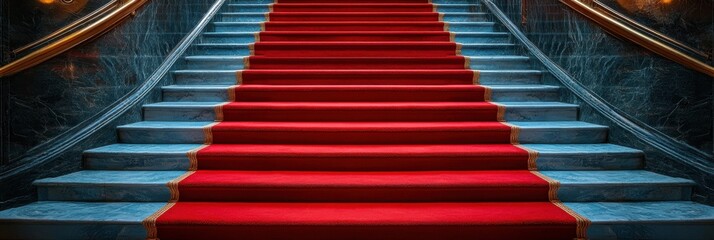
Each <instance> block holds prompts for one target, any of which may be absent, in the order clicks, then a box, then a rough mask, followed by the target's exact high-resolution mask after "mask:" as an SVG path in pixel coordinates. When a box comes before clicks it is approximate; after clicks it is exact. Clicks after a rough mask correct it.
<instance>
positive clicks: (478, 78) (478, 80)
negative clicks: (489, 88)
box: [472, 70, 481, 85]
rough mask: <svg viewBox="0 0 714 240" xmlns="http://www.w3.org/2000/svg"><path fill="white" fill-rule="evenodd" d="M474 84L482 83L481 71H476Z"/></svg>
mask: <svg viewBox="0 0 714 240" xmlns="http://www.w3.org/2000/svg"><path fill="white" fill-rule="evenodd" d="M472 82H473V84H474V85H479V84H480V82H481V71H479V70H474V76H473V79H472Z"/></svg>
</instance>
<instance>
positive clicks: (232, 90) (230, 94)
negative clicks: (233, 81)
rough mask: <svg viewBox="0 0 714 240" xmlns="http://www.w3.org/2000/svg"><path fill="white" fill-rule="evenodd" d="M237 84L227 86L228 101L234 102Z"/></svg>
mask: <svg viewBox="0 0 714 240" xmlns="http://www.w3.org/2000/svg"><path fill="white" fill-rule="evenodd" d="M237 87H238V85H233V86H230V87H228V102H235V101H236V88H237Z"/></svg>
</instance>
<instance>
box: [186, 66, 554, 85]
mask: <svg viewBox="0 0 714 240" xmlns="http://www.w3.org/2000/svg"><path fill="white" fill-rule="evenodd" d="M237 72H238V70H202V69H189V70H176V71H173V72H172V74H173V75H174V79H175V80H176V84H179V85H189V84H200V85H226V84H236V83H237V79H236V73H237ZM542 76H543V72H542V71H538V70H480V74H479V83H480V84H486V85H513V84H517V85H523V84H540V83H541V78H542Z"/></svg>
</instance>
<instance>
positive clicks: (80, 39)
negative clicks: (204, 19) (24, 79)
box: [0, 0, 148, 77]
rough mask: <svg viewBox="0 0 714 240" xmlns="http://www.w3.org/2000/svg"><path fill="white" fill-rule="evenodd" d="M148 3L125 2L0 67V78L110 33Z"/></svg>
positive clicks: (127, 0) (140, 1)
mask: <svg viewBox="0 0 714 240" xmlns="http://www.w3.org/2000/svg"><path fill="white" fill-rule="evenodd" d="M147 1H148V0H126V1H124V3H123V4H122V5H121V6H119V7H117V8H116V9H114V10H113V11H111V12H109V13H108V14H107V15H106V16H103V17H101V18H99V20H97V21H96V22H94V23H92V24H89V25H87V26H85V27H83V28H81V29H79V30H77V31H75V32H73V33H71V34H69V35H67V36H65V37H63V38H61V39H59V40H57V41H54V42H52V43H50V44H48V45H46V46H44V47H42V48H40V49H37V50H35V51H34V52H32V53H30V54H27V55H26V56H23V57H21V58H19V59H17V60H15V61H12V62H10V63H8V64H7V65H5V66H2V67H0V77H5V76H10V75H13V74H16V73H18V72H21V71H23V70H25V69H28V68H31V67H34V66H36V65H38V64H40V63H42V62H44V61H47V60H49V59H50V58H53V57H55V56H57V55H59V54H62V53H64V52H66V51H68V50H69V49H72V48H74V47H76V46H77V45H79V44H82V43H84V42H86V41H88V40H90V39H93V38H94V37H97V36H99V35H101V34H104V33H106V32H108V31H109V30H111V29H112V28H113V27H116V26H117V25H118V24H119V23H120V22H121V21H122V20H123V19H124V18H126V17H127V16H129V15H132V14H133V13H135V12H136V10H137V9H139V8H140V7H141V6H143V5H144V4H145V3H146V2H147ZM108 5H109V4H107V5H105V7H106V6H108ZM103 8H104V7H103ZM80 20H81V19H80ZM73 24H74V23H73ZM63 29H64V28H63ZM60 30H62V29H60ZM53 34H54V33H53ZM48 39H49V38H48Z"/></svg>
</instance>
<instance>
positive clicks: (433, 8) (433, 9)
mask: <svg viewBox="0 0 714 240" xmlns="http://www.w3.org/2000/svg"><path fill="white" fill-rule="evenodd" d="M429 4H431V11H434V12H436V4H433V3H431V2H430V3H429Z"/></svg>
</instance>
